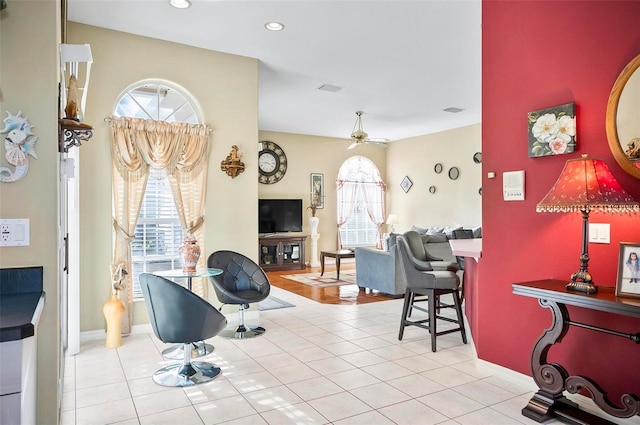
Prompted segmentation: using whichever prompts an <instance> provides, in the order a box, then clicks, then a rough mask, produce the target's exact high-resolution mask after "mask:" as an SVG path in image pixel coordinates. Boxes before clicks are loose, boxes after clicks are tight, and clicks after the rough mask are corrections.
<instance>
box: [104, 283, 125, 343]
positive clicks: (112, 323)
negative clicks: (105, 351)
mask: <svg viewBox="0 0 640 425" xmlns="http://www.w3.org/2000/svg"><path fill="white" fill-rule="evenodd" d="M102 314H104V318H105V319H106V320H107V340H106V342H105V344H104V346H105V347H107V348H116V347H120V346H121V345H122V331H121V326H122V315H123V314H124V303H123V302H122V301H121V300H120V298H118V295H117V294H116V293H112V294H111V298H109V300H108V301H107V302H106V303H104V306H103V307H102Z"/></svg>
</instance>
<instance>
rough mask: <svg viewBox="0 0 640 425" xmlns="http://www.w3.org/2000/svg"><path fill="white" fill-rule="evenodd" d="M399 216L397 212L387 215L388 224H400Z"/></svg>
mask: <svg viewBox="0 0 640 425" xmlns="http://www.w3.org/2000/svg"><path fill="white" fill-rule="evenodd" d="M398 223H399V222H398V216H397V215H395V214H389V217H387V224H398Z"/></svg>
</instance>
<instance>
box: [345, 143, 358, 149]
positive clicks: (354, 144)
mask: <svg viewBox="0 0 640 425" xmlns="http://www.w3.org/2000/svg"><path fill="white" fill-rule="evenodd" d="M358 145H359V143H358V142H353V143H351V144H350V145H349V147H348V148H347V149H353V148H355V147H356V146H358Z"/></svg>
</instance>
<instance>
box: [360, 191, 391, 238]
mask: <svg viewBox="0 0 640 425" xmlns="http://www.w3.org/2000/svg"><path fill="white" fill-rule="evenodd" d="M359 188H360V190H362V193H363V195H364V196H363V197H364V203H365V206H366V208H367V214H368V215H369V218H370V219H371V221H373V222H374V223H375V224H376V226H377V227H378V232H377V233H376V246H377V247H378V248H382V235H381V232H380V229H381V228H382V225H383V224H384V221H385V220H384V218H385V217H386V215H387V214H386V212H385V203H384V197H385V193H386V190H387V188H386V186H385V184H384V183H383V182H382V181H376V182H366V183H361V184H360V185H359Z"/></svg>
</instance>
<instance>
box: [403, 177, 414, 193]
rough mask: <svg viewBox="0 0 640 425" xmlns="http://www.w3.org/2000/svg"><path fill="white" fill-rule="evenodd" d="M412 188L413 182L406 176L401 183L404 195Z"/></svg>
mask: <svg viewBox="0 0 640 425" xmlns="http://www.w3.org/2000/svg"><path fill="white" fill-rule="evenodd" d="M411 186H413V182H412V181H411V179H410V178H409V176H404V178H403V179H402V181H401V182H400V187H401V188H402V190H404V193H407V192H408V191H409V189H411Z"/></svg>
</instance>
